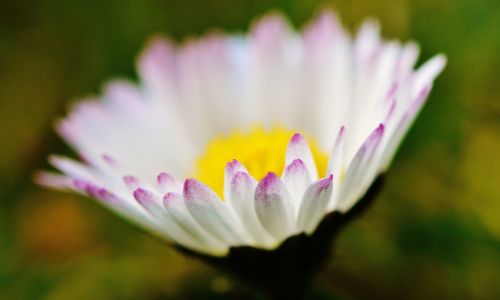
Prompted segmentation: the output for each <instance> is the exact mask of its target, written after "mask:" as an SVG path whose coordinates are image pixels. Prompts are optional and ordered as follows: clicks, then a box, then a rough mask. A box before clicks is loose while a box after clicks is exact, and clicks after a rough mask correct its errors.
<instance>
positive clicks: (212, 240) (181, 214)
mask: <svg viewBox="0 0 500 300" xmlns="http://www.w3.org/2000/svg"><path fill="white" fill-rule="evenodd" d="M163 206H164V207H165V209H166V211H167V213H168V215H169V217H170V218H172V220H174V221H175V222H176V223H177V225H178V226H179V227H180V228H182V229H183V230H184V231H185V232H186V233H187V234H189V235H190V236H191V237H193V238H194V239H195V240H197V241H198V242H199V243H201V244H203V245H205V247H206V249H207V250H208V251H210V252H212V253H215V254H219V255H225V254H226V253H227V251H228V249H229V247H228V245H227V244H225V243H224V242H223V241H222V240H220V239H218V238H217V237H215V236H213V235H212V234H211V233H210V232H208V231H206V230H205V229H203V228H202V227H201V226H200V224H198V222H196V220H195V219H194V218H193V216H191V214H190V213H189V211H188V210H187V207H186V205H185V203H184V199H183V197H182V194H179V193H167V194H165V196H164V197H163Z"/></svg>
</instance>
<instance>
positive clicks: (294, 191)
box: [281, 159, 311, 212]
mask: <svg viewBox="0 0 500 300" xmlns="http://www.w3.org/2000/svg"><path fill="white" fill-rule="evenodd" d="M281 180H283V183H284V184H285V186H286V187H287V189H288V191H289V192H290V195H291V197H292V200H293V206H294V210H295V212H297V210H298V209H299V206H300V201H301V200H302V196H303V195H304V192H305V191H306V189H307V187H308V186H309V184H311V176H310V175H309V171H308V170H307V167H306V165H305V164H304V162H303V161H302V160H300V159H295V160H293V161H292V163H291V164H289V165H288V166H286V167H285V170H283V175H282V176H281Z"/></svg>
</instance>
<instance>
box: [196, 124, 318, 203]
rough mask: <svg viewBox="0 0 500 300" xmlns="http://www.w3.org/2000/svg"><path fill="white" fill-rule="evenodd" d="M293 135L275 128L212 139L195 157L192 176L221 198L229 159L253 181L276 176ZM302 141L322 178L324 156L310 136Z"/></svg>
mask: <svg viewBox="0 0 500 300" xmlns="http://www.w3.org/2000/svg"><path fill="white" fill-rule="evenodd" d="M293 134H294V132H293V131H291V130H287V129H285V128H282V127H279V126H275V127H274V128H273V129H271V130H266V129H264V128H262V127H261V126H256V127H254V128H253V129H252V130H250V131H249V132H242V131H235V132H233V133H232V134H230V135H229V136H219V137H216V138H214V139H213V140H212V141H211V142H210V143H209V144H208V145H207V148H206V151H205V153H204V154H203V155H202V156H201V157H199V158H198V160H197V163H196V172H195V173H194V174H195V175H194V177H195V178H196V179H198V180H200V181H201V182H203V183H205V184H207V185H208V186H210V187H211V188H212V189H213V190H214V191H215V192H216V193H217V194H219V196H222V194H223V193H222V191H223V188H224V170H225V167H226V163H227V162H229V161H232V160H233V159H236V160H238V161H239V162H240V163H242V164H243V165H244V166H245V167H246V168H247V169H248V171H249V172H250V174H251V175H252V176H253V177H254V178H256V179H257V180H260V179H262V178H263V177H264V176H265V175H266V174H267V173H268V172H274V173H276V174H278V176H279V175H281V172H282V171H283V169H284V168H285V153H286V148H287V145H288V142H289V141H290V139H291V138H292V136H293ZM306 139H307V142H308V143H309V147H310V148H311V152H312V153H313V157H314V160H315V162H316V166H317V168H318V172H319V175H320V176H322V175H324V174H325V172H326V166H327V163H328V156H327V155H326V154H325V153H323V152H322V151H321V150H320V149H319V148H318V146H317V144H316V142H315V141H314V140H313V139H312V138H311V137H306Z"/></svg>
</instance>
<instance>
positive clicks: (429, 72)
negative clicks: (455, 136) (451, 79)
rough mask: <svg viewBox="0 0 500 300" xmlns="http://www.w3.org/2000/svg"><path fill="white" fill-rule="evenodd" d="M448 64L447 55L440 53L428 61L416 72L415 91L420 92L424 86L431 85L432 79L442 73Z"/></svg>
mask: <svg viewBox="0 0 500 300" xmlns="http://www.w3.org/2000/svg"><path fill="white" fill-rule="evenodd" d="M445 65H446V56H444V55H443V54H438V55H436V56H434V57H433V58H431V59H430V60H429V61H427V62H426V63H425V64H424V65H422V66H421V67H420V68H419V69H418V70H417V71H416V72H415V85H414V90H413V91H414V92H415V93H416V94H418V93H420V90H421V89H422V88H423V87H424V86H431V85H432V81H433V80H434V79H435V78H436V76H438V75H439V73H441V71H442V70H443V69H444V67H445Z"/></svg>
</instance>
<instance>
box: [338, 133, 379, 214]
mask: <svg viewBox="0 0 500 300" xmlns="http://www.w3.org/2000/svg"><path fill="white" fill-rule="evenodd" d="M383 135H384V125H382V124H380V125H379V126H378V127H377V128H376V129H375V130H374V131H373V132H372V133H371V134H370V136H369V137H368V138H367V139H366V141H365V142H364V143H363V145H362V146H361V148H360V149H359V150H358V152H357V153H356V155H355V156H354V158H353V160H352V161H351V163H350V164H349V168H348V169H347V172H346V176H345V179H344V182H343V184H342V188H341V191H340V193H339V199H337V200H338V204H337V207H338V209H339V210H340V211H342V212H345V211H347V210H349V209H350V208H351V207H352V206H353V205H354V204H355V203H356V201H357V200H358V199H360V198H361V197H362V196H363V194H364V193H365V192H366V191H367V190H368V188H369V186H370V184H371V181H372V180H373V179H374V177H375V175H376V172H377V166H378V162H379V159H378V157H379V156H378V155H377V152H378V150H379V149H380V148H379V145H380V142H381V140H382V137H383Z"/></svg>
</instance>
